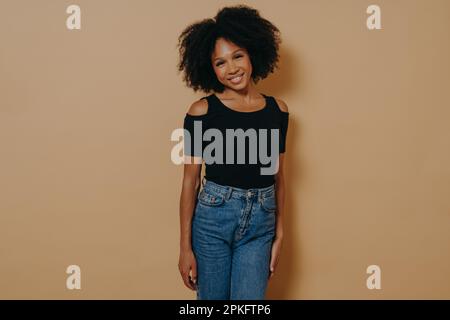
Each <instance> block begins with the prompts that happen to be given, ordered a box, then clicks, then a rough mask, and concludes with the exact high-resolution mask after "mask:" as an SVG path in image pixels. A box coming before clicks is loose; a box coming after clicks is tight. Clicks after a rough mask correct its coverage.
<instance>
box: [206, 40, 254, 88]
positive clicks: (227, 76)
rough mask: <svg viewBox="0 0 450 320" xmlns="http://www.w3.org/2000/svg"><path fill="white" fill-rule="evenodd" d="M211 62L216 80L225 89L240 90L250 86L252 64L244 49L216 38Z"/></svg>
mask: <svg viewBox="0 0 450 320" xmlns="http://www.w3.org/2000/svg"><path fill="white" fill-rule="evenodd" d="M211 61H212V66H213V69H214V72H215V73H216V76H217V79H218V80H219V81H220V83H222V84H223V85H224V86H225V87H228V88H230V89H233V90H242V89H244V88H246V87H247V86H248V85H249V84H250V81H251V80H252V78H251V75H252V64H251V61H250V56H249V54H248V52H247V50H246V49H245V48H241V47H239V46H237V45H235V44H234V43H233V42H230V41H227V40H225V39H224V38H218V39H217V41H216V45H215V48H214V51H213V53H212V56H211Z"/></svg>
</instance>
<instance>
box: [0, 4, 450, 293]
mask: <svg viewBox="0 0 450 320" xmlns="http://www.w3.org/2000/svg"><path fill="white" fill-rule="evenodd" d="M72 3H73V2H72V1H62V0H58V1H56V0H45V1H44V0H41V1H31V0H29V1H17V0H1V2H0V39H1V42H0V146H1V148H0V159H1V160H0V161H1V166H0V197H1V199H0V200H1V201H0V298H3V299H10V298H24V299H44V298H57V299H79V298H84V299H99V298H104V299H120V298H123V299H194V298H195V293H194V292H193V291H189V290H188V289H187V288H185V287H184V285H183V283H182V281H181V278H180V276H179V273H178V266H177V264H178V247H179V216H178V214H179V213H178V206H179V194H180V190H181V180H182V166H177V165H175V164H173V163H172V162H171V158H170V152H171V149H172V147H173V146H174V145H175V144H176V143H175V142H172V141H170V135H171V132H172V130H174V129H175V128H178V127H181V126H182V121H183V117H184V113H185V112H186V111H187V108H188V107H189V105H190V104H191V103H192V102H193V101H194V100H195V99H198V98H199V97H201V96H202V93H197V94H194V93H193V91H191V90H190V89H188V88H186V87H185V86H184V84H183V83H182V81H181V75H179V74H178V73H177V70H176V63H177V58H178V52H177V49H176V41H177V37H178V35H179V33H180V32H181V31H182V29H183V28H184V27H186V26H187V25H188V24H190V23H192V22H194V21H197V20H199V19H202V18H205V17H212V16H214V15H215V13H216V12H217V10H218V9H219V8H221V7H223V6H225V5H229V4H236V3H238V2H235V1H210V0H202V1H199V0H196V1H189V2H188V1H173V0H172V1H156V0H155V1H125V0H122V1H110V0H108V1H106V0H103V1H87V0H78V1H76V4H78V5H80V7H81V10H82V11H81V12H82V13H81V20H82V25H81V30H74V31H70V30H68V29H67V28H66V25H65V21H66V18H67V16H68V14H67V13H66V8H67V6H69V5H70V4H72ZM241 3H247V4H249V5H252V6H254V7H255V8H257V9H259V10H260V13H261V14H262V15H263V16H264V17H266V18H268V19H270V20H271V21H272V22H273V23H274V24H276V25H277V26H278V27H279V29H280V30H281V32H282V39H283V43H282V48H281V64H280V69H279V70H278V71H277V73H276V74H273V75H271V76H270V77H269V78H268V79H266V80H265V81H264V82H262V83H260V84H258V87H259V90H260V92H263V93H266V94H270V95H274V96H276V97H280V98H282V99H283V100H285V101H286V102H287V104H288V106H289V108H290V113H291V117H290V129H289V134H288V144H287V153H286V157H287V165H286V171H287V188H288V191H287V207H286V213H285V214H286V238H285V243H284V247H283V252H282V256H281V261H280V264H279V268H278V270H277V274H276V275H275V277H274V278H273V279H272V280H271V281H270V284H269V292H268V298H272V299H349V298H356V299H380V298H384V299H393V298H405V299H416V298H425V299H428V298H438V299H444V298H445V299H449V298H450V234H449V230H450V228H449V227H450V197H449V195H450V192H449V191H450V128H449V127H448V123H449V119H450V110H449V108H448V107H449V105H450V93H449V92H450V90H449V89H450V88H449V83H450V64H449V56H450V37H449V34H448V33H449V32H448V31H449V30H450V2H449V1H448V0H433V1H425V0H421V1H420V0H396V1H383V0H377V1H376V2H375V4H378V5H379V6H380V7H381V13H382V14H381V19H382V30H374V31H369V30H368V29H367V27H366V18H367V17H368V14H367V13H366V8H367V7H368V6H369V5H371V4H373V3H374V2H373V1H370V0H367V1H366V0H340V1H328V0H321V1H317V0H314V1H313V0H308V1H277V2H274V1H272V0H259V1H243V2H241ZM72 264H75V265H79V266H80V267H81V286H82V288H81V290H68V289H67V288H66V278H67V277H68V274H66V268H67V266H69V265H72ZM369 265H378V266H380V268H381V290H369V289H368V288H367V287H366V279H367V277H368V276H369V275H368V274H367V273H366V268H367V267H368V266H369Z"/></svg>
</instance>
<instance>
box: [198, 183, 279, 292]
mask: <svg viewBox="0 0 450 320" xmlns="http://www.w3.org/2000/svg"><path fill="white" fill-rule="evenodd" d="M275 225H276V198H275V185H271V186H269V187H265V188H253V189H240V188H235V187H231V186H223V185H219V184H217V183H214V182H212V181H210V180H206V179H204V180H203V188H202V189H201V191H200V192H199V194H198V196H197V202H196V206H195V211H194V216H193V220H192V250H193V252H194V255H195V257H196V261H197V299H198V300H211V299H212V300H241V299H248V300H264V299H265V292H266V288H267V282H268V278H269V264H270V256H271V248H272V242H273V239H274V236H275Z"/></svg>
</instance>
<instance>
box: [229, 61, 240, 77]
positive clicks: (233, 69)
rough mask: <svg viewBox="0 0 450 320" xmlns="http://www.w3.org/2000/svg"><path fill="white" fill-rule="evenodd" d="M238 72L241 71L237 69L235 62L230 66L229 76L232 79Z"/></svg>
mask: <svg viewBox="0 0 450 320" xmlns="http://www.w3.org/2000/svg"><path fill="white" fill-rule="evenodd" d="M238 72H239V69H238V68H237V67H236V65H235V64H234V62H232V63H231V64H230V70H229V72H228V74H229V75H230V76H231V77H232V76H235V75H236V74H237V73H238Z"/></svg>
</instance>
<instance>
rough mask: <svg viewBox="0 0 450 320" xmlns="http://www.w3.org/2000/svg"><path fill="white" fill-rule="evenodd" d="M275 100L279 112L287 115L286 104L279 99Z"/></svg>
mask: <svg viewBox="0 0 450 320" xmlns="http://www.w3.org/2000/svg"><path fill="white" fill-rule="evenodd" d="M275 100H276V102H277V104H278V107H279V108H280V110H281V111H282V112H286V113H289V109H288V106H287V104H286V102H284V101H283V100H281V99H277V98H275Z"/></svg>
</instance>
